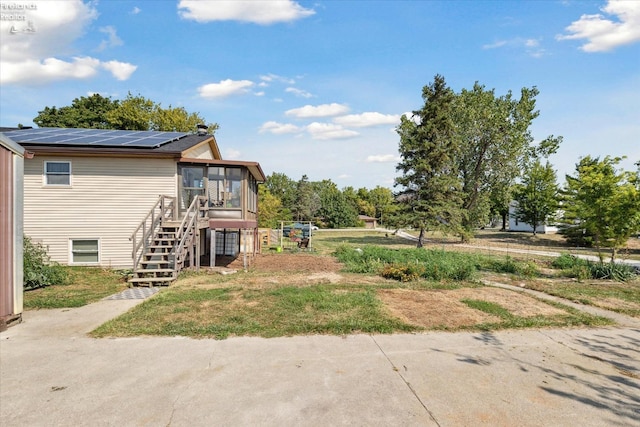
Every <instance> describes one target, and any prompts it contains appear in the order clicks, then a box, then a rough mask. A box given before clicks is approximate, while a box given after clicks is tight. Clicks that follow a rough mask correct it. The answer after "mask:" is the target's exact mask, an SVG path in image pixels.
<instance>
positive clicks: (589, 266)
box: [551, 254, 637, 282]
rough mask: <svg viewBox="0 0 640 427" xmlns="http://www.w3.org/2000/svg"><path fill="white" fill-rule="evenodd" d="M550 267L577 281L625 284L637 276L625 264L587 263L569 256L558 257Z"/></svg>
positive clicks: (633, 270)
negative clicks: (593, 280)
mask: <svg viewBox="0 0 640 427" xmlns="http://www.w3.org/2000/svg"><path fill="white" fill-rule="evenodd" d="M551 265H552V266H553V267H554V268H559V269H561V270H563V271H565V272H566V273H567V276H569V277H575V278H576V279H578V280H586V279H604V280H617V281H619V282H625V281H627V280H631V279H633V278H635V277H636V276H637V274H636V272H635V269H634V268H633V266H630V265H627V264H621V263H603V262H589V261H587V260H584V259H582V258H578V257H576V256H574V255H569V254H563V255H561V256H559V257H558V258H556V259H555V260H554V261H553V262H552V263H551Z"/></svg>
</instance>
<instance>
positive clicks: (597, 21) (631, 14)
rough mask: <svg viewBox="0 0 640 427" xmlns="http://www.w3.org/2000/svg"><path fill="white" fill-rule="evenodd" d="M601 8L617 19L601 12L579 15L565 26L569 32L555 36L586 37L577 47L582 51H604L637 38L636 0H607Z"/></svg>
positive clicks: (638, 16) (639, 4) (638, 9)
mask: <svg viewBox="0 0 640 427" xmlns="http://www.w3.org/2000/svg"><path fill="white" fill-rule="evenodd" d="M601 10H602V12H604V13H606V14H608V15H612V16H615V17H617V19H618V21H614V20H613V19H607V18H605V17H604V16H603V15H601V14H596V15H582V16H581V17H580V19H579V20H577V21H574V22H572V23H571V25H569V26H568V27H567V28H566V31H567V32H568V33H570V34H567V35H558V36H557V37H556V39H558V40H581V39H586V40H587V43H586V44H584V45H582V46H581V47H580V49H582V50H583V51H585V52H606V51H610V50H613V49H615V48H616V47H618V46H623V45H626V44H631V43H634V42H637V41H640V2H638V1H623V0H609V2H608V3H607V5H606V6H605V7H603V8H602V9H601Z"/></svg>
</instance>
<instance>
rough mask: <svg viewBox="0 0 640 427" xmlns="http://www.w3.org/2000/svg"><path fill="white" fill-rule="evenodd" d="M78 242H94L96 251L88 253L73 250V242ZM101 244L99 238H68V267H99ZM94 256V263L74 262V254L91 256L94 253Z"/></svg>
mask: <svg viewBox="0 0 640 427" xmlns="http://www.w3.org/2000/svg"><path fill="white" fill-rule="evenodd" d="M78 241H89V242H92V241H95V242H96V250H95V251H88V250H84V251H83V250H74V247H73V244H74V242H78ZM101 247H102V245H101V242H100V238H87V237H74V238H69V265H99V264H100V260H101V258H102V250H101ZM94 252H95V254H96V260H95V261H76V260H75V254H77V253H79V254H92V253H94Z"/></svg>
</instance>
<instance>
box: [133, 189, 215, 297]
mask: <svg viewBox="0 0 640 427" xmlns="http://www.w3.org/2000/svg"><path fill="white" fill-rule="evenodd" d="M175 203H176V201H175V198H172V197H168V196H160V198H159V199H158V201H157V202H156V204H155V206H154V207H153V208H152V209H151V211H150V212H149V214H147V217H145V219H144V220H143V221H142V223H141V224H140V225H139V226H138V228H137V229H136V231H135V232H134V233H133V235H132V236H131V240H132V241H133V277H131V278H130V279H129V283H130V284H131V285H132V286H158V285H170V284H171V282H173V281H174V280H176V279H177V278H178V274H179V273H180V271H181V270H182V269H183V268H185V267H195V268H196V269H198V268H199V267H200V250H199V249H200V247H199V244H198V243H199V241H200V229H201V228H203V226H206V225H207V223H206V212H207V211H208V206H207V199H206V198H205V197H196V198H195V199H194V200H193V202H192V203H191V205H190V206H189V209H187V211H186V212H185V213H184V215H183V216H182V220H181V221H179V220H176V218H177V215H176V213H175Z"/></svg>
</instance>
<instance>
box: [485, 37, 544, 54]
mask: <svg viewBox="0 0 640 427" xmlns="http://www.w3.org/2000/svg"><path fill="white" fill-rule="evenodd" d="M500 48H512V49H521V50H524V51H525V52H526V53H527V55H529V56H532V57H534V58H540V57H542V56H544V53H545V49H543V48H542V47H540V40H536V39H525V38H522V37H516V38H513V39H509V40H499V41H496V42H494V43H490V44H485V45H483V46H482V49H485V50H489V49H500Z"/></svg>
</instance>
